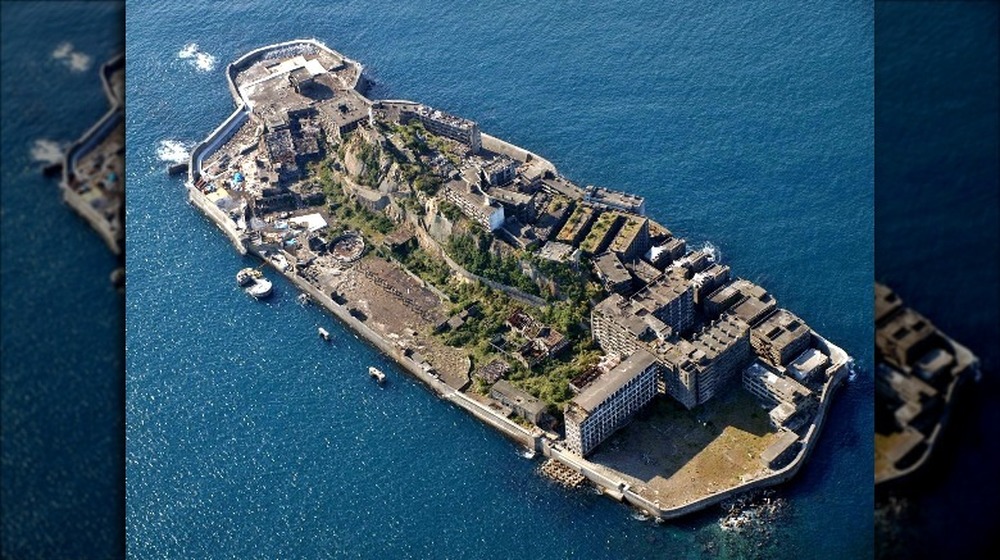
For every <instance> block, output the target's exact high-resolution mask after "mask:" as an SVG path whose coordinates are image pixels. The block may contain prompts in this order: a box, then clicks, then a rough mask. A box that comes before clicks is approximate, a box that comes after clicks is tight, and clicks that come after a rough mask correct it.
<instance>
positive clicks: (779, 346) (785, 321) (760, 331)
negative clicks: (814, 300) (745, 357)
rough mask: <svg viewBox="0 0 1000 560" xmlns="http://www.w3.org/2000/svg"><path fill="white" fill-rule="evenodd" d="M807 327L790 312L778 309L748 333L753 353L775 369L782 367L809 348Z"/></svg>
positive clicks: (810, 336)
mask: <svg viewBox="0 0 1000 560" xmlns="http://www.w3.org/2000/svg"><path fill="white" fill-rule="evenodd" d="M811 338H812V335H811V334H810V333H809V325H807V324H805V322H803V321H802V319H799V318H798V317H796V316H795V315H794V314H793V313H791V312H790V311H787V310H785V309H779V310H778V311H776V312H775V313H774V314H772V315H771V316H770V317H768V318H767V319H765V320H764V321H763V322H761V323H760V324H759V325H757V326H755V327H754V328H753V329H752V330H751V332H750V343H751V344H752V345H753V349H754V352H756V353H757V355H758V356H760V357H761V358H762V359H763V360H764V361H766V362H767V363H769V364H771V365H772V366H775V367H783V366H784V365H785V364H787V363H788V362H790V361H791V360H792V358H794V357H796V356H798V355H799V354H801V353H802V352H803V351H805V349H806V348H808V347H809V341H810V340H811Z"/></svg>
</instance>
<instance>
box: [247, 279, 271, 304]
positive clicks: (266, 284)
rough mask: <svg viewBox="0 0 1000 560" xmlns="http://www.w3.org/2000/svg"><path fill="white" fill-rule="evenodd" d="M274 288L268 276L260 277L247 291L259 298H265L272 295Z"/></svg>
mask: <svg viewBox="0 0 1000 560" xmlns="http://www.w3.org/2000/svg"><path fill="white" fill-rule="evenodd" d="M272 288H273V286H272V284H271V281H270V280H268V279H267V278H259V279H257V280H256V281H254V283H253V284H251V285H250V286H247V287H246V288H245V289H246V292H247V293H248V294H250V295H251V296H253V297H255V298H257V299H264V298H266V297H268V296H270V295H271V289H272Z"/></svg>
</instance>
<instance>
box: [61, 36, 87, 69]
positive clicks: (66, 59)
mask: <svg viewBox="0 0 1000 560" xmlns="http://www.w3.org/2000/svg"><path fill="white" fill-rule="evenodd" d="M52 58H53V59H54V60H58V61H60V62H62V63H63V64H64V65H65V66H66V67H67V68H69V69H70V70H72V71H74V72H86V71H87V70H90V66H91V62H92V59H91V58H90V55H88V54H86V53H82V52H80V51H76V50H73V43H70V42H68V41H64V42H62V43H59V46H58V47H56V49H55V50H54V51H52Z"/></svg>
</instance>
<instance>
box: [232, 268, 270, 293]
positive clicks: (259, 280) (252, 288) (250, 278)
mask: <svg viewBox="0 0 1000 560" xmlns="http://www.w3.org/2000/svg"><path fill="white" fill-rule="evenodd" d="M236 283H237V284H239V285H240V286H241V287H242V288H243V291H245V292H246V293H248V294H250V295H251V296H253V297H255V298H257V299H264V298H266V297H268V296H270V295H271V290H272V288H273V286H272V284H271V281H270V280H268V279H267V278H264V273H263V272H261V271H259V270H257V269H256V268H252V267H247V268H244V269H242V270H240V271H239V272H237V273H236Z"/></svg>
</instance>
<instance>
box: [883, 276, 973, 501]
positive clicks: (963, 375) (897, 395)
mask: <svg viewBox="0 0 1000 560" xmlns="http://www.w3.org/2000/svg"><path fill="white" fill-rule="evenodd" d="M875 364H876V367H875V484H876V486H882V487H886V486H898V485H900V484H902V483H905V482H907V481H908V480H909V479H911V478H912V477H911V475H913V474H914V473H916V472H917V471H919V470H920V468H921V467H922V466H923V465H925V464H926V463H927V461H928V459H929V458H930V456H931V452H932V451H933V450H934V446H935V444H936V443H937V442H938V441H940V439H941V434H942V432H943V431H944V429H945V427H946V426H947V422H948V417H949V415H950V413H951V410H952V408H953V407H954V403H955V400H956V394H957V393H958V391H959V389H960V388H961V387H962V386H963V385H965V384H966V383H967V382H968V381H970V380H978V379H979V376H980V371H979V359H978V358H976V356H975V355H974V354H973V353H972V352H971V351H970V350H969V349H968V348H966V347H965V346H962V345H961V344H959V343H957V342H955V341H954V340H952V339H951V338H950V337H948V336H947V335H946V334H944V333H943V332H941V331H940V330H939V329H938V328H937V327H935V326H934V324H933V323H931V322H930V321H929V320H928V319H927V318H926V317H924V316H923V315H921V314H919V313H917V312H916V311H914V310H913V309H910V308H909V307H906V306H905V305H904V303H903V300H902V299H901V298H900V297H899V295H897V294H896V292H894V291H893V290H892V289H891V288H889V287H888V286H885V285H884V284H875ZM890 483H891V484H890Z"/></svg>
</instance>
